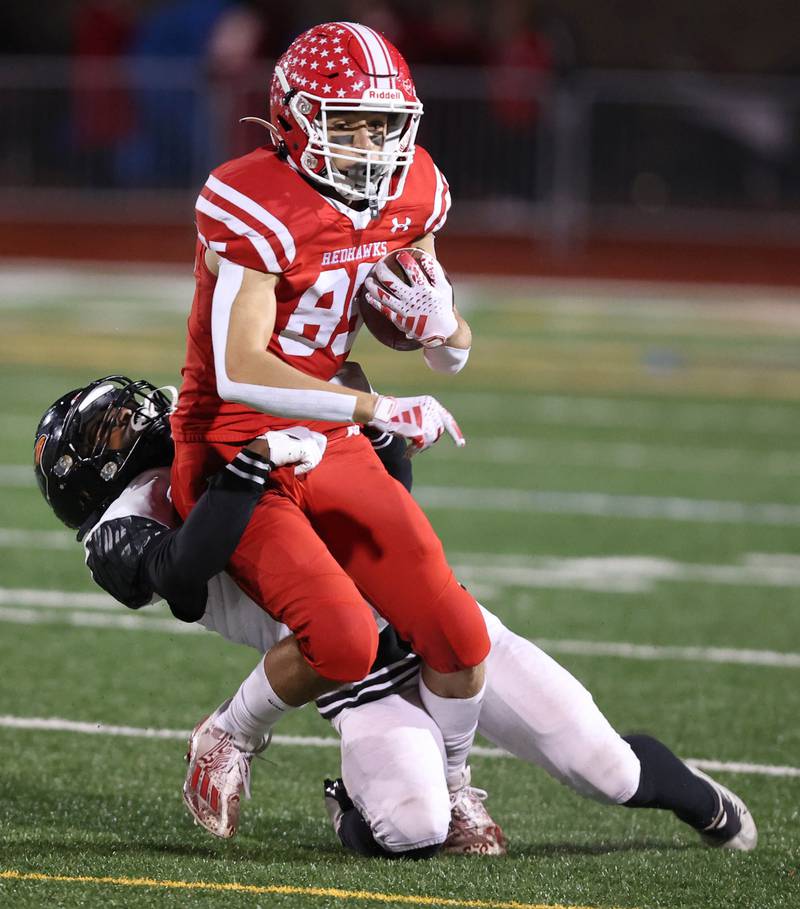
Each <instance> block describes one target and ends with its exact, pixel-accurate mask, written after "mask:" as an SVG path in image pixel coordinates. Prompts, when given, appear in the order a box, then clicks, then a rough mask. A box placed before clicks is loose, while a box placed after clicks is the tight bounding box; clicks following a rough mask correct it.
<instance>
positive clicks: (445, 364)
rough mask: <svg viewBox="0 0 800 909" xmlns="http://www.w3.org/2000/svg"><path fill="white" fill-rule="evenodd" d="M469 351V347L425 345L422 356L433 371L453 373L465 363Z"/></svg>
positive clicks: (459, 370)
mask: <svg viewBox="0 0 800 909" xmlns="http://www.w3.org/2000/svg"><path fill="white" fill-rule="evenodd" d="M469 352H470V348H469V347H466V348H464V347H447V346H446V345H444V344H443V345H441V346H440V347H426V348H425V349H424V350H423V352H422V356H423V357H424V358H425V362H426V363H427V364H428V366H429V367H430V368H431V369H432V370H433V371H434V372H444V373H448V374H449V375H455V374H456V373H457V372H461V370H462V369H463V368H464V367H465V366H466V365H467V360H468V359H469Z"/></svg>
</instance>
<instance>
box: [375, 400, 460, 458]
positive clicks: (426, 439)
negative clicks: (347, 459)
mask: <svg viewBox="0 0 800 909" xmlns="http://www.w3.org/2000/svg"><path fill="white" fill-rule="evenodd" d="M369 425H370V426H375V427H376V428H378V429H382V430H383V431H384V432H393V433H395V434H397V435H399V436H404V437H405V438H406V439H408V440H409V442H410V443H411V444H410V450H409V453H410V454H414V453H415V452H417V451H425V449H426V448H430V447H431V445H433V443H434V442H436V441H437V440H438V439H439V437H440V436H441V435H442V434H443V433H444V432H445V431H446V432H448V433H449V434H450V436H451V437H452V439H453V441H454V442H455V443H456V445H457V446H458V447H459V448H462V447H463V446H464V445H465V444H466V439H465V438H464V434H463V433H462V432H461V430H460V429H459V428H458V423H456V421H455V418H454V417H453V415H452V414H451V413H450V411H449V410H445V408H444V407H442V405H441V404H440V403H439V402H438V401H437V400H436V398H432V397H431V396H430V395H422V396H420V397H418V398H390V397H387V396H384V395H378V399H377V401H376V402H375V415H374V416H373V418H372V419H371V420H370V421H369Z"/></svg>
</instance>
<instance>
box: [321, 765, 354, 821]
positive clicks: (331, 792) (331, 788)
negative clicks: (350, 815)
mask: <svg viewBox="0 0 800 909" xmlns="http://www.w3.org/2000/svg"><path fill="white" fill-rule="evenodd" d="M322 785H323V795H324V797H325V810H326V811H327V812H328V817H329V818H330V819H331V824H333V829H334V830H335V831H336V834H337V835H338V833H339V827H341V825H342V815H343V814H344V813H345V811H350V810H351V809H352V808H353V807H354V805H353V802H352V800H351V798H350V796H349V795H348V794H347V790H346V789H345V788H344V783H343V782H342V780H341V778H339V779H336V780H325V781H324V782H323V784H322Z"/></svg>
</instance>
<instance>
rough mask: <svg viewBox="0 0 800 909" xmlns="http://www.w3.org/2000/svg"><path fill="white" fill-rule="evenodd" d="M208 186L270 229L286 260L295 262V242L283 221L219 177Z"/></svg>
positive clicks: (210, 180)
mask: <svg viewBox="0 0 800 909" xmlns="http://www.w3.org/2000/svg"><path fill="white" fill-rule="evenodd" d="M206 186H207V187H208V188H209V189H210V190H211V192H212V193H216V194H217V195H218V196H221V197H222V198H223V199H227V200H228V202H233V204H234V205H236V206H238V207H239V208H241V209H242V211H246V212H247V214H248V215H252V216H253V217H254V218H255V219H256V221H260V222H261V223H262V224H263V225H264V226H265V227H268V228H269V229H270V230H271V231H272V232H273V233H274V234H275V236H276V237H277V238H278V240H280V243H281V246H282V247H283V251H284V253H285V254H286V258H287V259H288V260H289V264H291V263H292V262H293V261H294V257H295V247H294V240H293V239H292V235H291V233H289V228H288V227H287V226H286V225H285V224H284V223H283V221H280V220H278V218H276V217H275V215H271V214H270V213H269V212H268V211H267V210H266V208H264V207H263V206H261V205H259V204H258V202H254V201H253V199H251V198H250V197H249V196H245V195H244V193H240V192H239V190H238V189H234V188H233V187H232V186H228V184H227V183H223V182H222V180H219V179H217V177H215V176H213V175H212V176H210V177H209V178H208V180H206Z"/></svg>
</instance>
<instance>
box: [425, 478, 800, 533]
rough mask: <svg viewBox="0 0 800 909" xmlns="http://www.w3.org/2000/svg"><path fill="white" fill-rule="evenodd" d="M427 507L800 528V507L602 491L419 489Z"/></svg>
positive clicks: (468, 488)
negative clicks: (629, 494) (611, 493)
mask: <svg viewBox="0 0 800 909" xmlns="http://www.w3.org/2000/svg"><path fill="white" fill-rule="evenodd" d="M414 497H415V498H416V499H417V500H418V501H419V503H420V505H422V506H423V508H440V509H444V510H446V511H498V512H516V513H519V514H563V515H582V516H590V517H603V518H636V519H637V520H642V519H645V520H656V521H688V522H691V523H702V524H750V525H762V526H778V527H787V526H788V527H798V526H800V505H784V504H783V503H781V502H731V501H727V502H726V501H720V500H714V499H686V498H680V497H658V496H628V495H609V494H607V493H602V492H548V491H544V490H542V491H539V490H530V489H501V488H493V489H487V488H472V487H468V486H461V487H457V486H417V487H415V488H414Z"/></svg>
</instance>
